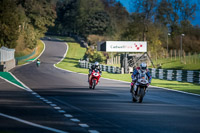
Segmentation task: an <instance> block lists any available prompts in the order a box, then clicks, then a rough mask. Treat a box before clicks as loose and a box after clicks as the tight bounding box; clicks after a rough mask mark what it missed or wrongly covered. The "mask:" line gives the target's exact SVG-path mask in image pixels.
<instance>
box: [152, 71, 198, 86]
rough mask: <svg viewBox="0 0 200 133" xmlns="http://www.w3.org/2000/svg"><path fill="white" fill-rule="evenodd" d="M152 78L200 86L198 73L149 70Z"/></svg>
mask: <svg viewBox="0 0 200 133" xmlns="http://www.w3.org/2000/svg"><path fill="white" fill-rule="evenodd" d="M149 71H150V73H151V75H152V77H153V78H156V79H163V80H173V81H180V82H189V83H198V84H200V71H187V70H167V69H155V68H149Z"/></svg>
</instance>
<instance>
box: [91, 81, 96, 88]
mask: <svg viewBox="0 0 200 133" xmlns="http://www.w3.org/2000/svg"><path fill="white" fill-rule="evenodd" d="M95 86H96V80H95V79H93V80H92V89H93V90H94V89H95Z"/></svg>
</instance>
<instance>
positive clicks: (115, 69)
mask: <svg viewBox="0 0 200 133" xmlns="http://www.w3.org/2000/svg"><path fill="white" fill-rule="evenodd" d="M92 65H93V63H90V62H88V61H85V60H81V61H79V66H80V67H81V68H87V69H89V68H91V66H92ZM100 69H101V70H102V71H107V72H109V73H117V74H120V73H121V68H119V67H114V66H106V65H100Z"/></svg>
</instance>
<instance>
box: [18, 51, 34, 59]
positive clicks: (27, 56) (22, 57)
mask: <svg viewBox="0 0 200 133" xmlns="http://www.w3.org/2000/svg"><path fill="white" fill-rule="evenodd" d="M35 52H36V49H34V51H33V52H32V53H31V54H29V55H26V56H21V57H15V59H16V60H17V61H20V60H24V59H28V58H29V57H31V56H33V55H34V54H35Z"/></svg>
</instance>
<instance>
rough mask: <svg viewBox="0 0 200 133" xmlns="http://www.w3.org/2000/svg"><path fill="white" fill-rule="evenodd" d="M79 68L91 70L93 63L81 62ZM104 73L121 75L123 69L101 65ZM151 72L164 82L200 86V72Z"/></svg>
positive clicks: (163, 70)
mask: <svg viewBox="0 0 200 133" xmlns="http://www.w3.org/2000/svg"><path fill="white" fill-rule="evenodd" d="M79 66H80V67H81V68H87V69H88V68H90V67H91V66H92V63H89V62H87V61H85V60H82V61H79ZM100 69H101V70H102V71H107V72H109V73H118V74H120V73H121V68H119V67H113V66H106V65H100ZM149 71H150V73H151V75H152V77H153V78H156V79H163V80H172V81H180V82H189V83H197V84H200V71H187V70H167V69H155V68H149Z"/></svg>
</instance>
